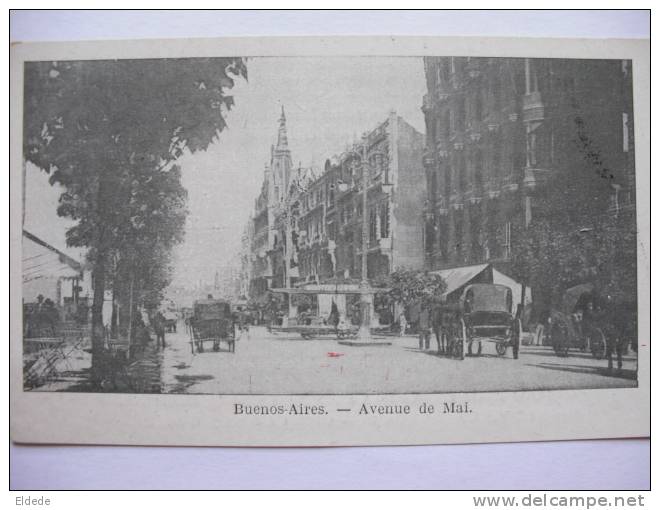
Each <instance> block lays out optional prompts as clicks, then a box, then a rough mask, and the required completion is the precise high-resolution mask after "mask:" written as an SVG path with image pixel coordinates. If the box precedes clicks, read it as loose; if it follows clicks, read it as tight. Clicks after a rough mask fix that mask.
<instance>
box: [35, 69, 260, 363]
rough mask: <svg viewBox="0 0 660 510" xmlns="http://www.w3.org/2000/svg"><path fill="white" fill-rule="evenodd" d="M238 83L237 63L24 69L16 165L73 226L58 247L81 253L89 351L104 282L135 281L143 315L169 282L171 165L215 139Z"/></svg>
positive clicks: (177, 205) (174, 214) (241, 73)
mask: <svg viewBox="0 0 660 510" xmlns="http://www.w3.org/2000/svg"><path fill="white" fill-rule="evenodd" d="M239 78H244V79H247V69H246V66H245V62H244V60H243V59H241V58H185V59H131V60H86V61H64V62H27V63H26V64H25V103H24V137H23V141H24V142H23V143H24V146H23V151H24V158H25V159H26V160H27V161H30V162H32V163H34V164H35V165H36V166H38V167H39V168H41V169H42V170H44V171H45V172H47V173H48V174H50V182H51V184H55V183H58V184H60V185H62V186H63V188H64V192H63V193H62V195H61V196H60V200H59V206H58V209H57V214H59V215H60V216H64V217H67V218H70V219H72V220H75V221H76V224H75V225H74V226H73V227H72V228H70V229H69V230H68V232H67V234H66V235H67V244H68V245H70V246H79V247H86V248H88V259H89V261H90V263H91V266H92V269H93V274H94V304H93V306H92V323H93V326H94V328H93V329H94V339H95V343H94V345H96V348H97V350H98V346H99V338H100V337H101V332H100V330H99V327H100V326H102V324H101V323H100V322H101V309H102V304H103V292H104V289H105V285H106V284H112V283H113V282H112V279H113V276H116V274H118V273H121V270H122V268H123V270H124V271H128V272H129V273H130V274H132V275H136V280H137V283H138V286H139V289H138V294H139V295H141V296H142V297H143V299H144V300H148V301H150V302H151V303H152V304H153V302H154V301H155V300H157V299H158V296H160V295H161V292H162V290H163V288H164V286H165V285H167V283H169V277H170V273H171V270H170V269H171V268H170V260H169V259H170V252H171V249H172V247H173V246H174V245H175V244H176V243H178V242H181V241H182V239H183V228H184V224H185V219H186V214H187V208H186V200H187V194H186V190H185V189H184V188H183V186H182V185H181V169H180V168H179V167H178V166H177V165H175V164H174V162H175V161H176V160H177V159H178V158H179V157H180V156H181V155H183V153H184V151H186V150H188V151H190V152H195V151H199V150H205V149H206V148H207V147H208V146H209V145H210V144H211V143H213V142H214V141H215V140H217V139H218V137H219V134H220V132H221V131H222V130H223V129H225V128H226V126H227V123H226V119H225V116H226V114H227V112H229V110H231V108H232V107H233V105H234V99H233V97H232V96H231V95H228V94H227V90H229V89H231V88H232V87H233V86H234V83H235V80H236V79H239ZM123 274H124V275H125V274H126V273H123ZM114 283H115V284H117V285H118V286H120V285H121V283H122V282H119V281H118V282H114ZM131 287H132V286H131ZM131 292H132V291H131Z"/></svg>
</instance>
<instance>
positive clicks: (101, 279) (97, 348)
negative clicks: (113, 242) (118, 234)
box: [91, 253, 106, 384]
mask: <svg viewBox="0 0 660 510" xmlns="http://www.w3.org/2000/svg"><path fill="white" fill-rule="evenodd" d="M105 259H106V255H105V253H99V254H98V255H97V256H96V260H95V261H94V270H93V272H92V277H93V279H94V300H93V302H92V373H91V378H92V383H94V384H96V383H99V382H100V381H101V380H102V378H103V369H104V365H105V359H104V344H105V328H104V326H103V302H104V300H105V263H106V260H105Z"/></svg>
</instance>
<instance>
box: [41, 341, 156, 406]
mask: <svg viewBox="0 0 660 510" xmlns="http://www.w3.org/2000/svg"><path fill="white" fill-rule="evenodd" d="M162 359H163V355H162V351H161V350H159V349H157V347H156V342H153V341H152V342H149V344H147V346H146V347H145V349H144V350H143V351H142V352H139V353H136V354H135V355H134V358H133V359H132V360H130V361H129V362H128V364H126V365H124V366H123V367H121V366H119V367H117V369H116V372H115V380H114V382H113V381H111V380H106V381H104V383H103V388H102V389H99V388H95V387H94V386H93V385H92V384H91V381H90V367H91V363H92V356H91V354H90V353H89V349H80V350H76V351H75V352H71V353H70V354H69V356H68V357H67V358H66V359H61V360H60V361H59V362H58V365H57V367H56V368H57V370H56V372H57V374H56V375H55V376H54V377H52V378H51V379H50V380H49V381H48V382H47V383H46V384H43V385H42V386H39V387H36V388H34V389H33V390H32V391H64V392H90V393H97V392H105V393H160V391H161V383H160V381H161V377H160V372H161V365H162Z"/></svg>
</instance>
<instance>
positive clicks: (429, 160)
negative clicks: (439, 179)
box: [422, 149, 436, 168]
mask: <svg viewBox="0 0 660 510" xmlns="http://www.w3.org/2000/svg"><path fill="white" fill-rule="evenodd" d="M435 163H436V161H435V155H434V154H433V151H431V150H430V149H426V150H425V151H424V153H423V154H422V164H423V165H424V168H435Z"/></svg>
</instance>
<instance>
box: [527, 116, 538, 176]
mask: <svg viewBox="0 0 660 510" xmlns="http://www.w3.org/2000/svg"><path fill="white" fill-rule="evenodd" d="M539 126H540V124H539V123H535V124H528V125H527V167H530V168H532V167H535V166H536V163H537V160H536V155H537V141H538V140H537V137H538V133H537V130H538V128H539Z"/></svg>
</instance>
